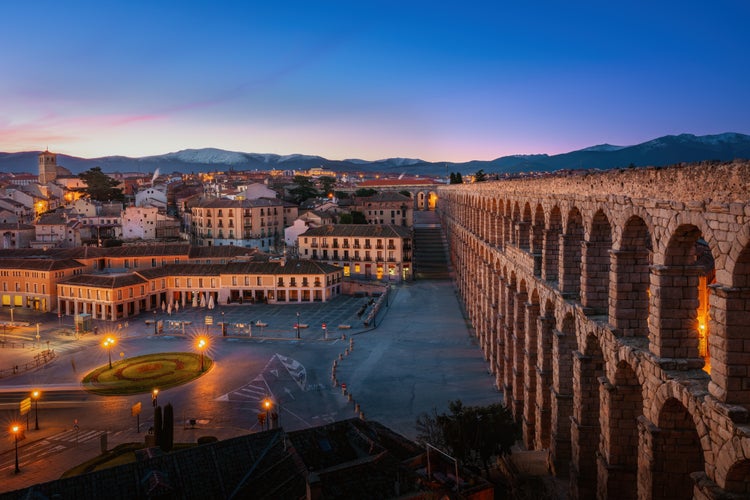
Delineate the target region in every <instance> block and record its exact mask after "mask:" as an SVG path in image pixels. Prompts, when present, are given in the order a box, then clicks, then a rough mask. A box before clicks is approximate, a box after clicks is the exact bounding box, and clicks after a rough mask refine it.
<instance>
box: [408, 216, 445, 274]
mask: <svg viewBox="0 0 750 500" xmlns="http://www.w3.org/2000/svg"><path fill="white" fill-rule="evenodd" d="M414 277H415V278H416V279H420V280H429V279H433V280H437V279H440V280H447V279H451V274H450V268H449V261H448V242H447V241H446V239H445V235H444V234H443V229H442V227H441V225H440V219H439V218H438V216H437V214H436V213H435V212H429V211H415V212H414Z"/></svg>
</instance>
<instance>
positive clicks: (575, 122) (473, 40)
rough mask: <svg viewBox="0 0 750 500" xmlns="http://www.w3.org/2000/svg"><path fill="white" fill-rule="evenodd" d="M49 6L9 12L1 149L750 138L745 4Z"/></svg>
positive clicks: (137, 152)
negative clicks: (686, 136)
mask: <svg viewBox="0 0 750 500" xmlns="http://www.w3.org/2000/svg"><path fill="white" fill-rule="evenodd" d="M42 4H43V5H41V8H38V7H39V6H38V4H35V5H34V7H31V6H26V5H20V4H19V5H12V6H8V7H7V8H6V10H7V12H6V16H5V23H4V26H3V28H4V29H3V33H2V35H0V40H2V41H3V42H4V43H5V44H6V46H9V47H13V50H12V51H9V53H8V54H6V58H5V72H6V74H8V75H12V76H11V77H10V78H7V79H4V81H3V83H2V84H0V99H2V100H3V102H4V103H5V104H6V105H5V106H4V109H3V111H2V113H0V150H3V151H7V152H17V151H30V150H43V149H45V148H47V147H49V148H50V149H53V150H55V151H56V152H58V153H62V154H72V155H77V156H82V157H88V158H93V157H99V156H106V155H124V156H148V155H157V154H163V153H165V152H168V151H179V150H182V149H188V148H202V147H215V148H220V149H226V150H232V151H257V152H273V153H277V154H280V155H286V154H314V155H321V156H325V157H327V158H331V159H347V158H361V159H366V160H377V159H381V158H398V157H402V158H420V159H423V160H425V161H469V160H490V159H493V158H498V157H501V156H505V155H513V154H538V153H546V154H550V155H552V154H559V153H563V152H567V151H573V150H577V149H580V148H584V147H589V146H592V145H597V144H603V143H609V144H615V145H631V144H637V143H641V142H644V141H646V140H649V139H652V138H654V137H660V136H664V135H670V134H680V133H692V134H696V135H708V134H721V133H724V132H727V131H733V132H738V133H745V134H747V133H750V127H749V126H748V123H747V121H746V119H745V117H746V116H747V113H748V111H750V99H748V97H747V93H746V92H745V89H744V87H743V84H742V82H744V81H745V80H746V77H747V76H748V72H750V69H748V68H750V65H747V64H742V61H744V60H745V59H746V57H747V56H746V54H747V53H748V51H747V49H748V41H747V40H746V39H745V38H744V37H743V31H742V22H743V20H744V19H747V18H748V14H749V13H750V12H748V6H747V5H745V4H742V3H740V2H734V1H723V2H719V3H718V4H717V3H714V4H712V5H711V6H710V7H708V6H704V5H698V4H695V5H693V4H685V3H680V4H677V3H676V2H671V1H670V2H660V3H659V5H650V6H649V8H648V9H647V10H644V9H642V8H640V7H639V6H638V5H604V6H602V5H596V6H585V5H574V6H571V5H565V6H562V5H557V4H556V3H555V2H545V3H544V4H542V5H535V6H503V5H492V4H490V3H489V2H487V3H484V2H479V3H475V4H473V5H471V6H469V7H471V8H467V7H466V6H462V7H461V8H459V7H457V6H456V5H453V4H446V5H439V6H437V5H430V6H429V8H427V7H426V6H425V5H422V4H421V3H419V2H417V3H410V4H409V5H402V4H398V5H397V4H395V3H394V4H391V3H385V4H378V5H377V6H374V5H369V4H358V5H350V4H344V3H341V4H338V3H336V2H332V3H330V4H328V5H326V6H325V7H326V8H321V6H320V5H307V4H304V3H300V4H298V5H289V6H287V7H288V9H287V10H286V11H282V10H279V8H278V7H271V6H264V5H242V4H240V3H235V2H226V3H224V4H222V6H221V8H216V7H210V6H206V5H202V4H200V3H198V2H187V3H184V2H183V3H181V4H179V9H177V8H174V7H173V6H170V5H165V4H161V5H150V4H137V3H136V4H132V3H131V4H128V5H127V6H125V5H123V6H117V7H113V6H110V7H107V8H102V6H101V5H98V4H97V7H96V8H91V6H92V5H93V4H89V3H88V2H77V3H76V4H75V5H59V4H55V3H52V2H49V3H47V2H42ZM535 9H537V10H535ZM39 12H44V14H45V15H44V18H45V19H46V20H52V21H51V22H49V21H45V22H44V23H42V22H40V21H39V16H38V13H39ZM32 28H33V29H32ZM706 29H715V30H716V31H717V32H718V31H720V32H721V36H703V34H704V33H705V31H706ZM30 33H33V36H30V35H29V34H30ZM728 72H729V73H728ZM722 74H731V75H732V76H731V78H717V77H715V76H712V75H722ZM708 82H710V84H708Z"/></svg>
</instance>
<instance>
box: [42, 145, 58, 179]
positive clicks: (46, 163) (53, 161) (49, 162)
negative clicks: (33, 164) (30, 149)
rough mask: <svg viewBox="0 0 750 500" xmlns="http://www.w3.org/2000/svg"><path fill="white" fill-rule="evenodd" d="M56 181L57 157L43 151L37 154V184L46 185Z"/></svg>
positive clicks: (47, 151)
mask: <svg viewBox="0 0 750 500" xmlns="http://www.w3.org/2000/svg"><path fill="white" fill-rule="evenodd" d="M55 179H57V155H56V154H55V153H50V152H49V150H45V151H44V152H43V153H39V184H47V183H48V182H52V181H54V180H55Z"/></svg>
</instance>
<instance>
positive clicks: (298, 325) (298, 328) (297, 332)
mask: <svg viewBox="0 0 750 500" xmlns="http://www.w3.org/2000/svg"><path fill="white" fill-rule="evenodd" d="M297 338H299V311H297Z"/></svg>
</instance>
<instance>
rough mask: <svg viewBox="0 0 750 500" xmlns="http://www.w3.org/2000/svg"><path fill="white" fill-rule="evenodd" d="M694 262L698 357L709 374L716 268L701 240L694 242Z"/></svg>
mask: <svg viewBox="0 0 750 500" xmlns="http://www.w3.org/2000/svg"><path fill="white" fill-rule="evenodd" d="M695 262H696V265H697V266H698V268H699V269H700V274H698V311H697V313H696V315H697V320H698V355H699V356H700V357H701V358H703V362H704V365H703V369H704V370H705V371H706V372H707V373H711V356H710V350H709V347H708V346H709V343H708V338H709V336H710V334H711V332H710V328H709V324H710V319H711V305H710V300H711V298H710V294H711V288H710V285H713V284H714V283H716V268H715V264H714V257H713V255H711V249H710V248H709V246H708V243H706V242H705V241H704V240H703V239H698V240H697V241H696V242H695Z"/></svg>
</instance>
